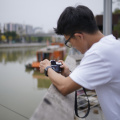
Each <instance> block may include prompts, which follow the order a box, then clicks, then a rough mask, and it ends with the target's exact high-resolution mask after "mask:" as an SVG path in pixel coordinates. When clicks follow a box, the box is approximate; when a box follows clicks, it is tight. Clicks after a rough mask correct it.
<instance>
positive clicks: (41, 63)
mask: <svg viewBox="0 0 120 120" xmlns="http://www.w3.org/2000/svg"><path fill="white" fill-rule="evenodd" d="M47 66H51V63H50V61H49V60H48V59H45V60H43V61H41V62H40V73H44V69H45V68H46V67H47Z"/></svg>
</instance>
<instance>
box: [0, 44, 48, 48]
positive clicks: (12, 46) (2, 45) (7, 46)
mask: <svg viewBox="0 0 120 120" xmlns="http://www.w3.org/2000/svg"><path fill="white" fill-rule="evenodd" d="M45 45H46V43H14V44H12V43H10V44H0V48H18V47H37V46H38V47H39V46H40V47H41V46H45Z"/></svg>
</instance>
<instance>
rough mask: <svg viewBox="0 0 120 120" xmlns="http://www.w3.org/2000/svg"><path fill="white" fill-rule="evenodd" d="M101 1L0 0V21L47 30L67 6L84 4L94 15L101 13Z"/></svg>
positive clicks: (51, 27) (55, 22)
mask: <svg viewBox="0 0 120 120" xmlns="http://www.w3.org/2000/svg"><path fill="white" fill-rule="evenodd" d="M114 1H115V0H114ZM103 2H104V0H0V23H1V24H2V26H3V23H9V22H10V23H20V24H27V25H32V26H33V27H42V28H43V30H44V31H45V32H48V31H49V30H52V29H53V28H54V27H56V24H57V20H58V18H59V16H60V14H61V13H62V11H63V10H64V9H65V8H66V7H67V6H77V5H79V4H81V5H85V6H87V7H89V8H90V9H91V10H92V11H93V13H94V15H98V14H102V13H103ZM115 4H116V3H115ZM115 4H114V5H113V9H114V8H115V7H116V5H115Z"/></svg>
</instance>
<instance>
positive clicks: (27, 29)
mask: <svg viewBox="0 0 120 120" xmlns="http://www.w3.org/2000/svg"><path fill="white" fill-rule="evenodd" d="M25 30H26V34H27V35H30V34H33V33H34V30H33V27H32V26H31V25H26V26H25Z"/></svg>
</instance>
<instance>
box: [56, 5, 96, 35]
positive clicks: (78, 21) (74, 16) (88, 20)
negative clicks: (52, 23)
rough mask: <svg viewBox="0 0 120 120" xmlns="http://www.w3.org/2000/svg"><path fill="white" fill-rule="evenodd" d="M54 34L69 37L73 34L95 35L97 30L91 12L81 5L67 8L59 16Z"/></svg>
mask: <svg viewBox="0 0 120 120" xmlns="http://www.w3.org/2000/svg"><path fill="white" fill-rule="evenodd" d="M54 30H55V33H56V34H59V35H71V34H73V33H75V32H85V33H90V34H92V33H95V32H96V31H97V30H98V27H97V24H96V21H95V18H94V15H93V13H92V11H91V10H90V9H89V8H88V7H86V6H83V5H79V6H77V7H71V6H70V7H67V8H66V9H65V10H64V11H63V12H62V14H61V15H60V17H59V19H58V22H57V28H54Z"/></svg>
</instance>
